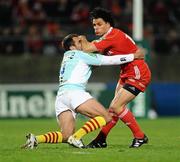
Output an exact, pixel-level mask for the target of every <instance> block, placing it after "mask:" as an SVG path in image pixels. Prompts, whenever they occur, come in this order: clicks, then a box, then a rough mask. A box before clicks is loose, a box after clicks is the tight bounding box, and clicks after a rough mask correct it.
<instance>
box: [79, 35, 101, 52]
mask: <svg viewBox="0 0 180 162" xmlns="http://www.w3.org/2000/svg"><path fill="white" fill-rule="evenodd" d="M79 38H80V39H81V45H82V50H83V51H84V52H97V51H98V49H97V48H96V46H95V45H94V43H93V42H89V41H88V40H87V39H86V37H85V36H83V35H81V36H79Z"/></svg>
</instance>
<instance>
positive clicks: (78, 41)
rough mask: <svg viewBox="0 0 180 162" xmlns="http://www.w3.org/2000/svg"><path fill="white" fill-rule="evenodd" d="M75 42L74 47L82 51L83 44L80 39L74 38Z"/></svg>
mask: <svg viewBox="0 0 180 162" xmlns="http://www.w3.org/2000/svg"><path fill="white" fill-rule="evenodd" d="M73 41H74V47H75V48H76V49H77V50H82V44H81V40H80V38H79V37H73Z"/></svg>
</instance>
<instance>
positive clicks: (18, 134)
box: [0, 118, 180, 162]
mask: <svg viewBox="0 0 180 162" xmlns="http://www.w3.org/2000/svg"><path fill="white" fill-rule="evenodd" d="M83 122H85V119H81V120H79V121H78V123H77V127H79V126H80V125H82V124H83ZM138 122H139V123H140V125H141V126H142V128H143V130H145V132H146V134H147V135H148V137H149V139H150V141H149V144H148V145H143V146H142V147H141V148H139V149H132V148H131V149H130V148H128V145H129V144H130V143H131V139H132V137H131V133H130V131H129V130H128V129H127V127H126V126H125V125H123V124H122V123H121V122H119V123H118V125H116V127H115V128H114V129H113V130H112V132H111V134H110V135H109V137H108V143H109V145H108V148H106V149H77V148H72V147H71V146H69V145H67V144H41V145H39V146H38V148H37V149H35V150H22V149H20V145H21V144H23V143H24V141H25V134H26V133H28V132H32V133H35V134H42V133H46V132H48V131H55V130H57V124H56V120H55V119H9V120H8V119H2V120H0V162H180V118H161V119H156V120H147V119H139V120H138ZM95 134H97V132H95V133H91V134H90V135H88V136H86V137H85V138H84V141H85V143H86V144H87V143H88V142H89V141H90V139H92V138H93V136H95Z"/></svg>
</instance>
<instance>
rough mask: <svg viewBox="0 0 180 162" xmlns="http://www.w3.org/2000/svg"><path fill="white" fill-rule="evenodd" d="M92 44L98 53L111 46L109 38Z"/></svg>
mask: <svg viewBox="0 0 180 162" xmlns="http://www.w3.org/2000/svg"><path fill="white" fill-rule="evenodd" d="M93 44H94V45H95V46H96V48H97V49H98V51H99V52H103V51H104V50H105V49H107V48H110V47H111V46H112V40H111V39H110V38H105V39H102V40H97V41H94V42H93Z"/></svg>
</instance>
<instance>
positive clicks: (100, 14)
mask: <svg viewBox="0 0 180 162" xmlns="http://www.w3.org/2000/svg"><path fill="white" fill-rule="evenodd" d="M90 16H91V21H92V20H93V19H98V18H102V19H103V20H104V21H105V22H108V23H109V24H110V25H111V26H112V27H114V20H113V16H112V13H111V12H110V11H108V10H106V9H104V8H101V7H96V8H94V9H93V10H92V11H91V13H90Z"/></svg>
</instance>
